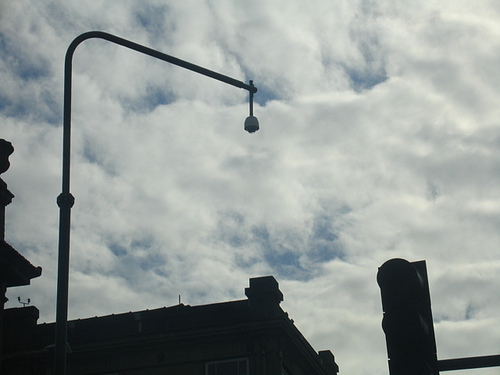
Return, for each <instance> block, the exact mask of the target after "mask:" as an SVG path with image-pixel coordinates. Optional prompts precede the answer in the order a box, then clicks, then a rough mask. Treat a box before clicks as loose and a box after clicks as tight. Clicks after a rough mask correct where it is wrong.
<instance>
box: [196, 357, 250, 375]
mask: <svg viewBox="0 0 500 375" xmlns="http://www.w3.org/2000/svg"><path fill="white" fill-rule="evenodd" d="M205 374H206V375H248V374H249V372H248V358H238V359H229V360H226V361H215V362H208V363H207V364H206V366H205Z"/></svg>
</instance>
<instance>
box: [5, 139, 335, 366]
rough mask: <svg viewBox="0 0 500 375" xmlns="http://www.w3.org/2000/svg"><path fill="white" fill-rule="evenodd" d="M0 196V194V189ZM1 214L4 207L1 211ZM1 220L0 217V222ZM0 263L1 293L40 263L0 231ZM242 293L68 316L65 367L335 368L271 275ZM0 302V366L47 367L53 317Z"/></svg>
mask: <svg viewBox="0 0 500 375" xmlns="http://www.w3.org/2000/svg"><path fill="white" fill-rule="evenodd" d="M0 147H1V142H0ZM0 154H1V151H0ZM1 163H2V161H1V160H0V166H1ZM7 168H8V166H7ZM0 173H1V172H0ZM0 182H2V183H3V181H0ZM1 188H2V186H0V193H1V194H4V193H5V190H6V185H5V190H1ZM7 192H8V190H7ZM5 194H6V193H5ZM9 194H10V195H12V194H11V193H10V192H9ZM9 194H7V195H5V196H8V195H9ZM0 197H2V199H3V197H4V195H0ZM10 199H12V196H11V197H10ZM2 202H3V200H2ZM9 203H10V201H9ZM7 204H8V203H7ZM1 207H5V205H4V206H1V205H0V208H1ZM3 214H4V211H3V212H2V217H4V215H3ZM3 223H4V221H3V219H2V226H3ZM2 233H3V230H2ZM0 262H1V263H0V281H1V282H2V290H3V296H4V299H5V289H6V288H7V287H10V286H18V285H26V284H29V282H30V280H31V279H32V278H34V277H38V276H40V274H41V268H40V267H34V266H33V265H31V264H30V263H29V262H28V261H27V260H26V259H25V258H23V257H22V256H21V254H19V253H18V252H17V251H16V250H14V249H13V248H12V247H11V246H10V245H8V244H7V243H6V242H5V241H4V240H3V236H2V241H1V242H0ZM245 295H246V297H247V298H246V299H242V300H236V301H229V302H220V303H213V304H207V305H200V306H189V305H184V304H181V303H179V304H178V305H176V306H171V307H163V308H159V309H154V310H143V311H137V312H128V313H122V314H113V315H108V316H101V317H93V318H88V319H78V320H71V321H69V322H68V348H67V349H68V354H67V374H68V375H84V374H85V375H91V374H92V375H97V374H99V375H119V374H120V375H121V374H123V375H139V374H146V375H148V374H151V375H153V374H167V375H181V374H182V375H335V374H337V373H338V366H337V364H336V362H335V358H334V356H333V354H332V353H331V352H330V351H329V350H325V351H320V352H319V353H318V352H316V351H315V350H314V349H313V348H312V346H311V345H310V344H309V342H308V341H307V340H306V338H305V337H304V336H303V335H302V333H301V332H300V331H299V330H298V329H297V327H296V326H295V324H294V322H293V320H291V319H290V318H289V317H288V314H287V313H286V312H285V311H283V310H282V308H281V307H280V302H281V301H283V294H282V292H281V291H280V289H279V285H278V282H277V281H276V280H275V278H274V277H272V276H265V277H257V278H251V279H250V282H249V287H248V288H246V289H245ZM3 305H4V304H3V303H2V315H0V319H1V320H0V325H1V327H0V329H1V328H2V327H3V331H2V332H1V338H0V342H1V343H2V346H1V347H0V352H1V355H2V356H1V359H2V360H1V366H2V367H1V368H0V373H1V374H4V375H49V374H52V373H53V361H54V342H55V323H43V324H38V318H39V311H38V309H37V308H36V307H35V306H25V307H19V308H12V309H5V310H4V309H3Z"/></svg>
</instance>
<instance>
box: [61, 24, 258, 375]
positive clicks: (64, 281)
mask: <svg viewBox="0 0 500 375" xmlns="http://www.w3.org/2000/svg"><path fill="white" fill-rule="evenodd" d="M91 38H100V39H104V40H107V41H109V42H112V43H115V44H119V45H121V46H123V47H126V48H130V49H132V50H135V51H137V52H140V53H143V54H146V55H149V56H151V57H154V58H157V59H159V60H163V61H166V62H168V63H170V64H174V65H177V66H180V67H182V68H185V69H188V70H191V71H193V72H196V73H200V74H203V75H204V76H207V77H210V78H213V79H216V80H219V81H222V82H224V83H227V84H229V85H232V86H235V87H238V88H243V89H245V90H247V91H248V92H249V93H250V112H251V114H252V115H253V94H254V93H256V92H257V88H256V87H255V86H254V85H253V82H252V81H250V84H248V85H247V84H246V83H244V82H241V81H238V80H236V79H234V78H231V77H228V76H225V75H223V74H220V73H217V72H214V71H211V70H208V69H205V68H203V67H201V66H198V65H195V64H192V63H190V62H187V61H184V60H181V59H178V58H176V57H173V56H170V55H167V54H164V53H161V52H159V51H156V50H154V49H151V48H148V47H145V46H143V45H140V44H137V43H134V42H132V41H130V40H126V39H123V38H120V37H117V36H115V35H112V34H108V33H105V32H102V31H89V32H87V33H84V34H81V35H79V36H78V37H76V38H75V39H74V40H73V42H71V44H70V45H69V47H68V50H67V51H66V57H65V62H64V107H63V164H62V193H61V194H60V195H59V196H58V197H57V205H58V206H59V209H60V210H59V254H58V273H57V301H56V340H55V360H54V373H55V374H56V375H65V374H66V351H67V349H66V346H67V344H66V340H67V321H68V290H69V252H70V250H69V249H70V225H71V207H73V204H74V202H75V199H74V197H73V195H71V193H70V164H71V163H70V158H71V83H72V80H71V76H72V62H73V54H74V52H75V49H76V47H78V45H79V44H80V43H82V42H83V41H85V40H87V39H91Z"/></svg>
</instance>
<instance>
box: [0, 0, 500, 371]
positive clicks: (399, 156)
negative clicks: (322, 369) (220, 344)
mask: <svg viewBox="0 0 500 375" xmlns="http://www.w3.org/2000/svg"><path fill="white" fill-rule="evenodd" d="M0 17H1V18H0V38H1V39H0V50H1V53H0V56H1V57H0V79H1V81H2V83H3V84H2V87H3V90H2V92H1V93H0V123H1V124H2V125H1V130H2V132H1V134H0V137H2V138H5V139H7V140H9V141H11V142H12V143H13V144H14V147H15V149H16V151H15V153H14V154H13V155H12V156H11V161H12V166H11V168H10V170H9V171H8V172H6V173H5V174H4V175H2V178H3V179H4V180H5V181H6V182H7V183H8V185H9V188H10V190H11V191H12V192H13V193H14V194H15V195H16V198H15V199H14V201H13V203H12V204H11V205H10V206H9V207H8V208H7V231H6V237H7V240H8V241H9V242H10V243H11V244H12V245H14V246H15V247H16V248H17V249H18V250H19V251H20V252H21V253H23V254H24V255H25V256H26V257H27V258H28V259H29V260H30V261H32V263H33V264H36V265H40V266H42V267H43V275H42V277H41V278H39V279H36V280H33V285H32V286H30V287H28V288H16V289H13V290H11V291H9V298H10V300H11V301H10V302H9V303H8V306H16V304H17V295H21V296H23V297H26V298H31V300H32V301H33V303H34V304H35V305H37V306H38V307H39V308H40V310H41V316H42V318H41V320H42V321H50V320H53V319H54V305H55V301H54V299H55V279H56V259H57V254H56V253H57V226H58V224H57V220H58V217H57V206H56V204H55V200H56V197H57V195H58V194H59V192H60V190H59V189H60V170H61V167H60V162H61V160H60V159H61V157H60V155H61V144H60V142H61V129H60V123H61V121H62V119H61V117H62V96H63V93H62V87H63V85H62V82H63V61H64V54H65V51H66V48H67V46H68V45H69V43H70V42H71V41H72V40H73V38H74V37H76V36H77V35H79V34H81V33H83V32H86V31H90V30H95V29H98V30H102V31H107V32H111V33H113V34H116V35H118V36H121V37H124V38H127V39H131V40H133V41H136V42H138V43H141V44H144V45H147V46H149V47H151V48H156V49H158V50H160V51H162V52H165V53H167V54H171V55H174V56H176V57H179V58H181V59H185V60H188V61H191V62H193V63H195V64H198V65H202V66H204V67H206V68H208V69H212V70H215V71H218V72H221V73H223V74H226V75H229V76H232V77H234V78H236V79H238V80H242V81H247V80H249V79H253V80H254V81H255V84H256V86H257V87H258V88H259V91H258V92H257V94H256V95H255V99H256V104H255V114H256V116H258V117H259V120H260V123H261V130H260V131H259V132H257V133H255V134H253V135H248V134H247V133H245V132H244V131H243V121H244V119H245V117H246V116H247V114H248V104H247V93H246V91H244V90H239V89H237V88H234V87H229V86H227V85H225V84H222V83H220V82H216V81H214V80H211V79H208V78H206V77H202V76H200V75H198V74H193V73H192V72H188V71H184V70H183V69H181V68H179V67H175V66H170V65H168V64H165V63H163V62H161V61H157V60H155V59H152V58H150V57H147V56H141V55H140V54H137V53H135V52H133V51H129V50H127V49H125V48H123V47H120V46H115V45H112V44H110V43H108V42H103V41H101V40H89V41H86V42H85V43H83V44H82V45H81V46H79V47H78V49H77V50H76V52H75V57H74V72H73V81H74V82H73V83H74V87H73V113H72V119H73V135H72V147H73V155H72V192H73V194H74V195H75V197H76V204H75V206H74V208H73V214H72V215H73V217H72V223H73V224H72V225H73V230H72V233H71V235H72V263H71V266H72V271H71V290H70V298H71V299H70V316H71V317H87V316H93V315H102V314H108V313H113V312H115V313H118V312H122V311H128V310H141V309H146V308H153V307H158V306H163V305H172V304H175V303H177V299H178V295H179V294H180V295H182V299H183V301H184V302H185V303H189V304H192V305H195V304H200V303H211V302H217V301H222V300H229V299H239V298H244V294H243V289H244V288H245V286H247V279H248V278H249V277H254V276H259V275H266V274H274V275H275V276H276V277H277V279H278V281H279V282H280V286H281V288H282V290H283V292H284V294H285V302H284V304H283V306H284V307H285V309H286V310H288V311H289V313H290V316H291V317H292V318H293V319H294V320H295V321H296V324H297V326H298V327H299V329H300V330H301V331H302V332H303V333H304V335H305V336H306V337H307V338H308V339H309V340H310V342H311V343H312V344H313V345H314V347H315V348H316V349H317V350H322V349H331V350H333V352H334V353H335V354H336V359H337V361H338V363H339V364H340V365H341V371H342V373H350V372H351V373H360V374H362V373H375V374H385V373H387V365H386V360H385V355H386V354H385V342H384V335H383V332H382V330H381V328H380V321H381V318H382V316H381V305H380V296H379V290H378V287H377V284H376V281H375V275H376V272H377V267H378V266H380V265H381V264H382V263H383V262H384V261H385V260H387V259H389V258H392V257H404V258H407V259H409V260H420V259H426V260H427V267H428V271H429V278H430V283H431V293H432V300H433V308H434V315H435V318H436V334H437V337H438V351H439V354H440V357H441V358H445V357H455V356H468V355H483V354H484V355H486V354H495V353H498V348H495V345H496V342H497V341H498V340H497V338H498V332H497V331H498V330H497V329H496V328H495V327H496V326H498V316H499V309H500V306H499V305H498V303H496V302H495V301H496V295H497V290H498V283H499V281H498V278H499V257H498V254H497V252H498V248H499V245H500V236H499V235H498V223H499V220H500V209H499V208H500V206H499V200H498V194H497V192H498V189H499V184H500V179H499V176H500V173H499V168H498V165H499V163H498V162H499V153H498V139H500V138H499V137H500V130H499V127H498V119H499V118H500V110H499V109H498V105H497V103H498V101H499V96H500V95H499V94H500V92H499V90H498V87H500V84H499V83H500V82H499V76H498V74H497V70H498V68H497V67H498V59H499V58H500V44H499V42H498V40H499V39H498V34H499V33H500V27H499V26H498V24H499V23H498V21H499V20H498V18H499V12H498V7H495V5H494V4H492V3H489V2H486V1H479V2H475V3H474V4H473V5H471V4H469V2H462V1H439V2H434V1H430V0H429V1H424V2H420V3H416V2H415V3H408V2H404V3H402V2H391V1H385V2H378V3H377V4H372V5H370V3H369V2H364V1H359V2H343V1H336V2H324V1H313V2H308V3H307V4H306V3H301V2H288V3H287V6H286V7H283V6H282V5H281V4H278V3H273V2H268V1H258V2H252V4H250V3H245V2H241V3H235V2H219V1H217V2H211V1H197V2H195V3H192V2H167V3H166V4H165V2H160V1H151V2H148V4H147V5H144V3H143V2H138V1H132V0H131V1H126V2H120V3H119V5H118V4H108V2H97V1H93V2H91V3H89V4H86V6H85V7H82V6H81V4H80V2H76V1H69V2H68V1H65V2H60V1H59V2H58V1H54V2H48V3H40V2H34V1H28V0H25V1H16V2H3V3H1V4H0ZM471 342H474V347H472V345H470V343H471ZM491 350H493V352H491ZM361 356H362V357H363V358H366V360H364V361H359V358H360V357H361ZM495 371H496V369H488V370H482V371H481V373H484V374H493V373H495Z"/></svg>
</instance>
